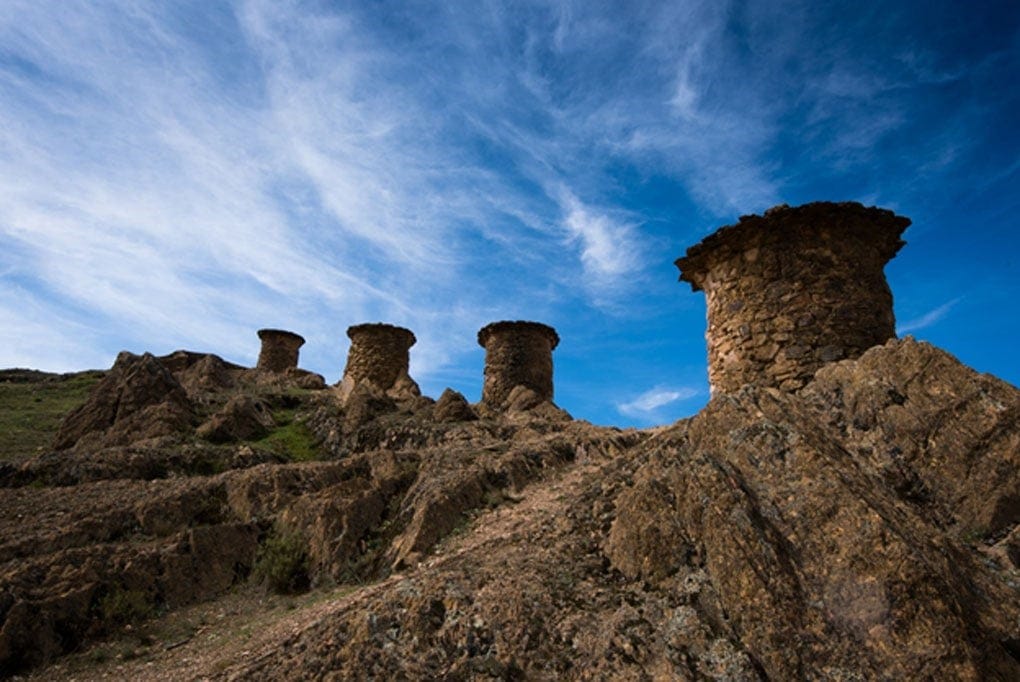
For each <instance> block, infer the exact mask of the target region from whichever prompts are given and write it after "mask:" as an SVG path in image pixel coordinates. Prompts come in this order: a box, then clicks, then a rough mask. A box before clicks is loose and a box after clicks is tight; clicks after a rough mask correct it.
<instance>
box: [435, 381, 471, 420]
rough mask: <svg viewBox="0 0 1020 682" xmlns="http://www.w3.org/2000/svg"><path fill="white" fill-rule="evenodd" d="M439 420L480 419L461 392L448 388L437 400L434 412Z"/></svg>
mask: <svg viewBox="0 0 1020 682" xmlns="http://www.w3.org/2000/svg"><path fill="white" fill-rule="evenodd" d="M432 415H433V417H434V418H435V420H436V421H437V422H466V421H474V420H475V419H478V415H476V414H475V411H474V410H472V409H471V405H469V404H468V401H467V400H466V399H465V398H464V396H463V395H461V394H460V393H459V392H457V391H454V390H453V389H452V388H448V389H446V390H445V391H443V394H442V395H441V396H439V400H437V401H436V406H435V408H434V411H433V413H432Z"/></svg>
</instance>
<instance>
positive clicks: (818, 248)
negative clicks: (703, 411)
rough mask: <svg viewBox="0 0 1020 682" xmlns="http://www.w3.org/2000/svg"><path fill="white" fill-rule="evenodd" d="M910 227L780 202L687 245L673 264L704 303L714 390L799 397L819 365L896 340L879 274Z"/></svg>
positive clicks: (847, 210) (844, 210)
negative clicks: (755, 389) (750, 388)
mask: <svg viewBox="0 0 1020 682" xmlns="http://www.w3.org/2000/svg"><path fill="white" fill-rule="evenodd" d="M908 225H910V219H909V218H904V217H901V216H897V215H895V214H893V212H892V211H887V210H884V209H879V208H865V207H864V206H862V205H861V204H858V203H855V202H847V203H831V202H817V203H811V204H805V205H803V206H798V207H796V208H790V207H789V206H786V205H785V204H784V205H781V206H776V207H775V208H771V209H769V210H768V211H766V212H765V215H764V216H756V215H754V216H743V217H741V218H740V222H738V223H737V224H736V225H729V226H727V227H723V228H721V229H719V230H718V231H716V232H715V233H714V234H712V235H710V236H708V237H706V238H705V239H704V240H702V241H701V243H699V244H697V245H695V246H692V247H691V248H689V249H687V255H686V256H684V257H683V258H680V259H678V260H677V261H676V265H677V267H678V268H680V279H681V280H682V281H685V282H689V283H690V284H691V287H692V288H693V289H694V291H704V292H705V297H706V299H707V304H708V331H707V332H706V334H705V337H706V339H707V340H708V377H709V382H710V383H711V385H712V392H713V393H715V392H717V391H721V392H724V393H725V392H730V391H735V390H737V389H739V388H740V387H741V386H743V385H745V384H755V385H759V386H774V387H778V388H780V389H782V390H786V391H796V390H797V389H799V388H801V387H802V386H803V385H804V384H805V383H807V382H808V381H809V380H810V379H811V377H812V376H813V375H814V373H815V371H816V370H817V369H818V368H819V367H820V366H821V365H823V364H825V363H827V362H833V361H836V360H841V359H843V358H855V357H858V356H859V355H860V354H861V353H863V352H864V351H865V350H867V349H868V348H870V347H872V346H874V345H877V344H880V343H884V342H885V341H887V340H889V339H890V338H893V337H894V336H895V335H896V330H895V320H894V319H893V307H892V293H891V292H890V291H889V285H888V284H887V283H886V279H885V273H884V272H883V268H884V266H885V264H886V263H887V262H888V261H889V259H891V258H892V257H893V256H895V255H896V252H897V251H899V249H900V247H902V246H903V244H904V242H903V240H901V239H900V235H901V234H902V233H903V231H904V230H905V229H906V228H907V226H908Z"/></svg>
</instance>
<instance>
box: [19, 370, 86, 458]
mask: <svg viewBox="0 0 1020 682" xmlns="http://www.w3.org/2000/svg"><path fill="white" fill-rule="evenodd" d="M4 375H11V372H4V373H2V374H0V433H3V434H4V437H3V438H2V439H0V462H14V463H16V462H20V461H22V460H25V459H27V458H28V457H30V456H32V455H34V454H36V453H37V452H39V451H41V450H44V449H46V448H48V447H49V446H50V444H51V443H52V442H53V434H54V433H56V431H57V428H58V427H59V426H60V421H61V420H62V419H63V418H64V415H66V414H67V413H68V412H70V411H71V410H73V409H74V408H76V407H78V406H79V405H81V404H82V403H84V402H85V398H86V397H88V393H89V391H90V390H91V389H92V387H93V386H94V385H95V384H96V383H97V382H98V381H99V380H100V379H101V378H102V376H103V373H102V372H98V371H95V372H80V373H78V374H69V375H63V376H56V375H51V374H50V375H48V374H39V376H37V377H34V376H21V375H18V376H14V375H11V376H9V377H7V376H4ZM9 379H13V380H9Z"/></svg>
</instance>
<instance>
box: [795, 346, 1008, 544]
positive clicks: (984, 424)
mask: <svg viewBox="0 0 1020 682" xmlns="http://www.w3.org/2000/svg"><path fill="white" fill-rule="evenodd" d="M802 396H803V397H804V399H805V400H807V401H808V402H809V403H810V405H811V406H812V407H813V408H815V409H816V410H817V412H818V416H817V419H818V420H819V421H820V422H823V423H827V424H829V425H831V426H832V427H833V428H835V429H836V430H838V431H839V433H840V436H841V437H842V438H845V439H846V440H847V442H849V443H852V445H853V449H852V450H851V452H852V453H853V455H854V457H855V458H856V459H858V460H862V461H866V462H868V464H869V465H870V466H873V467H875V469H876V470H877V471H878V472H880V475H881V476H882V478H883V479H884V481H885V482H886V483H887V484H888V485H889V486H890V487H891V488H892V489H893V490H895V491H896V493H897V494H898V495H899V496H900V497H901V498H902V499H904V500H905V501H907V502H909V503H911V504H912V505H915V506H916V507H917V508H918V509H921V510H923V513H925V514H926V515H929V516H931V517H932V518H934V519H938V520H939V521H940V522H941V523H944V524H947V525H953V526H954V527H955V528H956V529H957V531H958V534H960V535H967V536H974V537H985V538H988V537H994V536H996V535H999V534H1000V533H1001V532H1002V531H1004V530H1005V529H1008V528H1010V527H1013V526H1015V525H1016V524H1017V522H1018V521H1020V394H1018V392H1017V390H1016V389H1015V388H1014V387H1012V386H1010V385H1009V384H1007V383H1005V382H1004V381H1001V380H999V379H996V378H995V377H992V376H989V375H987V374H977V373H975V372H974V371H973V370H971V369H970V368H968V367H965V366H964V365H962V364H960V362H959V361H958V360H956V358H954V357H952V356H951V355H949V354H948V353H946V352H945V351H943V350H940V349H938V348H935V347H934V346H932V345H930V344H927V343H921V342H917V341H915V340H913V339H912V338H910V337H907V338H905V339H902V340H893V341H890V342H888V343H887V344H885V345H884V346H877V347H875V348H872V349H871V350H869V351H868V352H866V353H865V354H864V355H863V356H861V358H860V359H859V360H857V361H845V362H838V363H834V364H830V365H827V366H826V367H823V368H822V369H820V370H819V371H818V373H817V374H816V375H815V380H814V381H813V382H812V383H811V384H810V385H809V386H808V387H807V388H806V389H805V390H804V391H803V392H802Z"/></svg>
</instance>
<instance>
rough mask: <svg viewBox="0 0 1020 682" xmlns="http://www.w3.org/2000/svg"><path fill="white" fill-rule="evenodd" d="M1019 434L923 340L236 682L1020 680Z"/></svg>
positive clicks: (749, 397)
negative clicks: (387, 681) (365, 680)
mask: <svg viewBox="0 0 1020 682" xmlns="http://www.w3.org/2000/svg"><path fill="white" fill-rule="evenodd" d="M868 415H870V417H869V416H868ZM1018 416H1020V392H1018V391H1017V390H1016V389H1015V388H1014V387H1012V386H1009V385H1007V384H1005V383H1003V382H1000V381H997V380H995V379H993V378H991V377H987V376H981V375H978V374H976V373H974V372H973V371H971V370H970V369H968V368H966V367H964V366H962V365H960V364H959V363H958V362H957V361H956V360H954V359H953V358H952V357H950V356H948V355H947V354H945V353H943V352H942V351H939V350H937V349H935V348H932V347H931V346H928V345H926V344H921V343H916V342H914V341H913V340H910V339H907V340H903V341H891V342H889V343H887V344H886V345H884V346H881V347H877V348H874V349H872V350H870V351H868V353H866V354H865V355H864V356H863V357H862V358H861V359H859V360H856V361H847V362H843V363H839V364H837V365H834V366H832V367H831V368H829V369H828V370H826V371H823V372H822V373H820V374H819V376H818V377H817V378H816V380H815V381H814V382H813V383H811V384H809V385H808V387H807V388H806V389H805V390H804V392H803V393H802V394H801V395H796V394H790V393H787V392H781V391H778V390H775V389H755V388H747V389H744V390H742V391H739V392H737V393H735V394H732V395H727V396H719V397H717V398H715V399H713V401H712V402H711V403H710V404H709V405H708V407H707V408H706V409H705V410H703V411H702V412H701V413H699V414H698V415H697V416H696V417H694V418H692V419H690V420H686V421H683V422H680V423H678V424H676V425H674V426H672V427H669V428H666V429H662V430H658V431H654V432H651V433H648V434H645V435H644V437H642V438H639V439H636V440H635V442H633V443H632V444H630V445H629V447H626V448H625V449H624V450H623V451H619V450H616V449H613V448H595V449H592V450H588V451H587V452H586V454H585V455H583V456H582V455H578V456H577V457H576V458H575V461H574V463H573V464H571V465H570V466H568V467H564V468H561V469H557V470H556V472H555V473H554V474H553V475H551V476H549V477H546V478H544V479H543V480H541V481H540V482H536V483H534V484H532V485H531V486H529V487H528V488H526V489H525V491H524V493H523V495H522V499H521V501H520V502H519V503H518V504H515V505H501V506H500V507H499V508H497V509H495V510H493V511H491V512H489V513H487V514H485V515H483V516H482V517H480V518H478V519H477V520H476V521H475V522H474V524H473V525H472V527H471V529H470V530H469V531H468V532H467V533H466V534H465V535H464V537H462V538H458V539H457V541H456V542H453V543H451V544H449V545H448V546H447V547H446V548H445V551H444V552H443V553H442V554H440V555H437V556H434V557H431V558H428V559H426V560H425V561H424V563H423V564H421V565H419V566H418V567H417V568H416V569H415V570H410V571H406V572H404V573H402V574H400V575H395V576H391V577H390V578H389V579H387V580H386V581H384V582H382V583H380V584H378V585H376V586H374V587H373V588H370V589H367V590H363V591H361V592H358V593H355V594H354V595H351V596H350V597H349V598H347V599H345V600H342V601H340V602H338V603H336V604H334V605H331V606H329V607H328V608H324V609H323V611H322V613H320V614H318V617H317V619H316V621H315V622H314V623H312V624H310V625H307V626H306V627H304V628H303V629H300V630H299V631H297V632H295V633H291V634H288V635H287V636H286V637H284V638H280V639H276V640H267V641H265V642H264V643H263V646H262V648H261V649H259V650H258V651H257V653H256V658H255V660H254V661H253V662H251V663H243V664H239V665H235V666H234V667H232V668H231V669H230V674H231V675H233V676H236V677H239V678H260V677H272V678H297V677H300V676H303V675H313V676H314V675H320V674H325V673H327V672H335V673H337V674H338V675H339V676H340V677H348V676H349V677H352V678H359V677H376V676H378V677H386V678H394V679H396V678H400V677H405V678H412V679H423V678H434V677H441V676H443V675H450V676H453V677H454V678H457V679H501V678H502V679H508V678H509V679H512V678H520V679H533V678H534V679H587V678H598V679H648V678H654V679H695V678H702V677H708V678H717V679H845V680H852V679H938V678H942V679H973V680H979V679H1016V677H1017V676H1018V675H1020V665H1018V662H1017V658H1016V657H1017V655H1018V653H1020V652H1018V643H1020V639H1018V636H1020V632H1018V624H1020V620H1018V618H1020V593H1018V582H1017V580H1018V577H1020V576H1018V574H1017V570H1016V569H1017V566H1016V565H1015V563H1013V562H1012V561H1011V560H1010V558H1009V557H1010V556H1012V557H1014V559H1015V557H1016V552H1015V547H1011V546H1009V545H1010V543H1015V541H1016V532H1015V530H1016V524H1017V520H1018V512H1020V508H1018V506H1017V483H1018V475H1017V473H1018V454H1017V453H1018V450H1017V447H1016V445H1017V438H1018V430H1020V421H1018ZM878 423H882V424H883V426H881V427H879V426H877V424H878ZM964 472H966V473H964ZM977 500H983V503H979V502H977Z"/></svg>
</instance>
